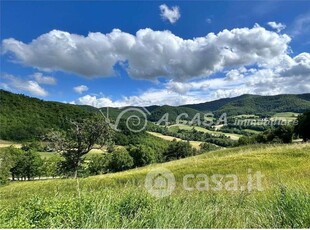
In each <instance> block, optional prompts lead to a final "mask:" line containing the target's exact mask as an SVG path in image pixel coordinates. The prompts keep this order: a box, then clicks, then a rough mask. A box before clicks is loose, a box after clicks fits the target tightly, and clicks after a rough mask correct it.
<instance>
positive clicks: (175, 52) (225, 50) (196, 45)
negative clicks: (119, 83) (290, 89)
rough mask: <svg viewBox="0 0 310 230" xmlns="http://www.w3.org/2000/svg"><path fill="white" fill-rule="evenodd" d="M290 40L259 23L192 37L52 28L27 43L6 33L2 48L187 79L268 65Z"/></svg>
mask: <svg viewBox="0 0 310 230" xmlns="http://www.w3.org/2000/svg"><path fill="white" fill-rule="evenodd" d="M290 40H291V39H290V37H289V36H288V35H285V34H278V33H276V32H272V31H268V30H266V29H265V28H263V27H260V26H259V25H255V26H254V27H253V28H236V29H232V30H223V31H222V32H219V33H218V34H214V33H209V34H207V35H206V36H204V37H197V38H193V39H187V40H185V39H183V38H181V37H178V36H176V35H174V34H173V33H171V32H170V31H153V30H152V29H141V30H139V31H137V33H136V34H135V35H132V34H129V33H125V32H122V31H120V30H118V29H114V30H113V31H112V32H111V33H109V34H102V33H89V34H88V36H86V37H85V36H81V35H76V34H70V33H68V32H64V31H59V30H53V31H50V32H49V33H46V34H43V35H41V36H39V37H38V38H36V39H34V40H33V41H31V42H30V43H28V44H26V43H23V42H22V41H18V40H16V39H14V38H9V39H4V40H3V41H2V50H3V52H4V53H10V54H13V57H14V61H15V62H19V63H21V64H24V65H28V66H33V67H36V68H38V69H40V70H45V71H52V70H61V71H65V72H71V73H76V74H78V75H82V76H86V77H95V76H113V75H116V73H115V70H114V67H115V65H116V64H118V63H125V65H122V66H123V68H125V70H126V71H127V72H128V74H129V75H130V76H132V77H134V78H140V79H156V78H158V77H168V78H171V79H173V80H176V81H185V80H189V79H192V78H194V77H206V76H209V75H211V74H214V73H216V72H218V71H223V70H225V69H229V68H235V67H240V66H247V65H255V64H257V65H269V63H272V62H274V61H275V60H279V58H280V57H283V56H284V55H286V53H287V52H288V44H289V42H290Z"/></svg>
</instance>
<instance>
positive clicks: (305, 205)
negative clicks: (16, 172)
mask: <svg viewBox="0 0 310 230" xmlns="http://www.w3.org/2000/svg"><path fill="white" fill-rule="evenodd" d="M158 166H160V167H165V168H168V169H170V170H171V171H172V172H173V173H174V174H175V176H176V180H177V189H176V190H175V191H174V192H173V193H172V195H171V196H169V197H165V198H161V199H157V198H154V197H152V196H151V195H150V194H148V193H147V191H146V190H145V188H144V178H145V175H146V173H147V172H148V171H149V170H150V169H152V168H156V167H158ZM247 168H251V169H253V171H254V170H261V171H262V173H264V174H265V180H264V188H265V190H264V191H263V192H258V191H253V192H247V191H243V192H241V191H234V192H229V191H221V192H214V191H204V192H199V191H195V192H187V191H185V190H184V189H182V188H181V187H180V186H179V185H180V184H181V183H182V176H184V175H185V174H186V173H193V174H198V173H205V174H207V175H211V174H213V173H223V174H225V173H236V174H237V175H239V176H240V178H241V181H243V180H244V179H245V178H246V169H247ZM309 176H310V144H303V145H301V144H296V145H277V146H248V147H242V148H234V149H226V150H220V151H215V152H211V153H207V154H203V155H200V156H196V157H191V158H187V159H183V160H178V161H172V162H168V163H164V164H160V165H151V166H147V167H144V168H138V169H134V170H129V171H126V172H121V173H115V174H107V175H102V176H96V177H90V178H85V179H80V180H79V181H78V182H79V183H77V181H76V180H73V179H64V180H61V179H57V180H51V181H33V182H16V183H11V184H10V185H7V186H4V187H1V188H0V208H1V209H0V228H228V227H230V228H309V227H310V182H309Z"/></svg>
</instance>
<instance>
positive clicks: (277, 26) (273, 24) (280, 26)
mask: <svg viewBox="0 0 310 230" xmlns="http://www.w3.org/2000/svg"><path fill="white" fill-rule="evenodd" d="M267 24H268V25H269V26H270V27H271V28H272V29H275V30H276V31H277V32H278V33H279V32H281V31H282V30H284V29H285V28H286V25H284V24H282V23H280V22H279V23H276V22H268V23H267Z"/></svg>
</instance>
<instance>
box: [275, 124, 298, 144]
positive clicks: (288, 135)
mask: <svg viewBox="0 0 310 230" xmlns="http://www.w3.org/2000/svg"><path fill="white" fill-rule="evenodd" d="M293 134H294V128H293V127H292V126H279V127H278V128H276V129H275V130H274V135H275V137H277V138H279V139H280V140H281V142H282V143H292V141H293Z"/></svg>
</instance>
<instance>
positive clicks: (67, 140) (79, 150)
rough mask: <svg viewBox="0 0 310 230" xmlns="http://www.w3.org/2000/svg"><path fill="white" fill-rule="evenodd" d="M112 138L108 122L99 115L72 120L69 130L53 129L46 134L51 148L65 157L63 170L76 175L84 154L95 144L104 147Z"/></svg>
mask: <svg viewBox="0 0 310 230" xmlns="http://www.w3.org/2000/svg"><path fill="white" fill-rule="evenodd" d="M110 139H111V137H110V129H109V126H108V124H107V123H106V122H105V120H104V119H102V118H99V117H97V118H96V119H84V120H82V121H79V122H71V127H70V128H69V129H68V131H67V132H59V131H53V132H50V133H49V134H48V135H47V136H46V140H47V141H48V142H49V143H48V145H49V146H50V148H51V149H53V150H54V151H58V152H60V154H61V155H62V157H64V159H65V160H64V161H63V162H62V165H61V168H62V170H63V171H64V172H65V173H74V177H77V172H78V169H79V168H80V166H81V164H82V162H83V156H84V155H86V154H87V153H88V152H89V151H90V150H92V149H93V148H94V146H95V144H98V145H99V146H100V147H102V146H103V145H104V144H105V143H106V142H107V141H109V140H110Z"/></svg>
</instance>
